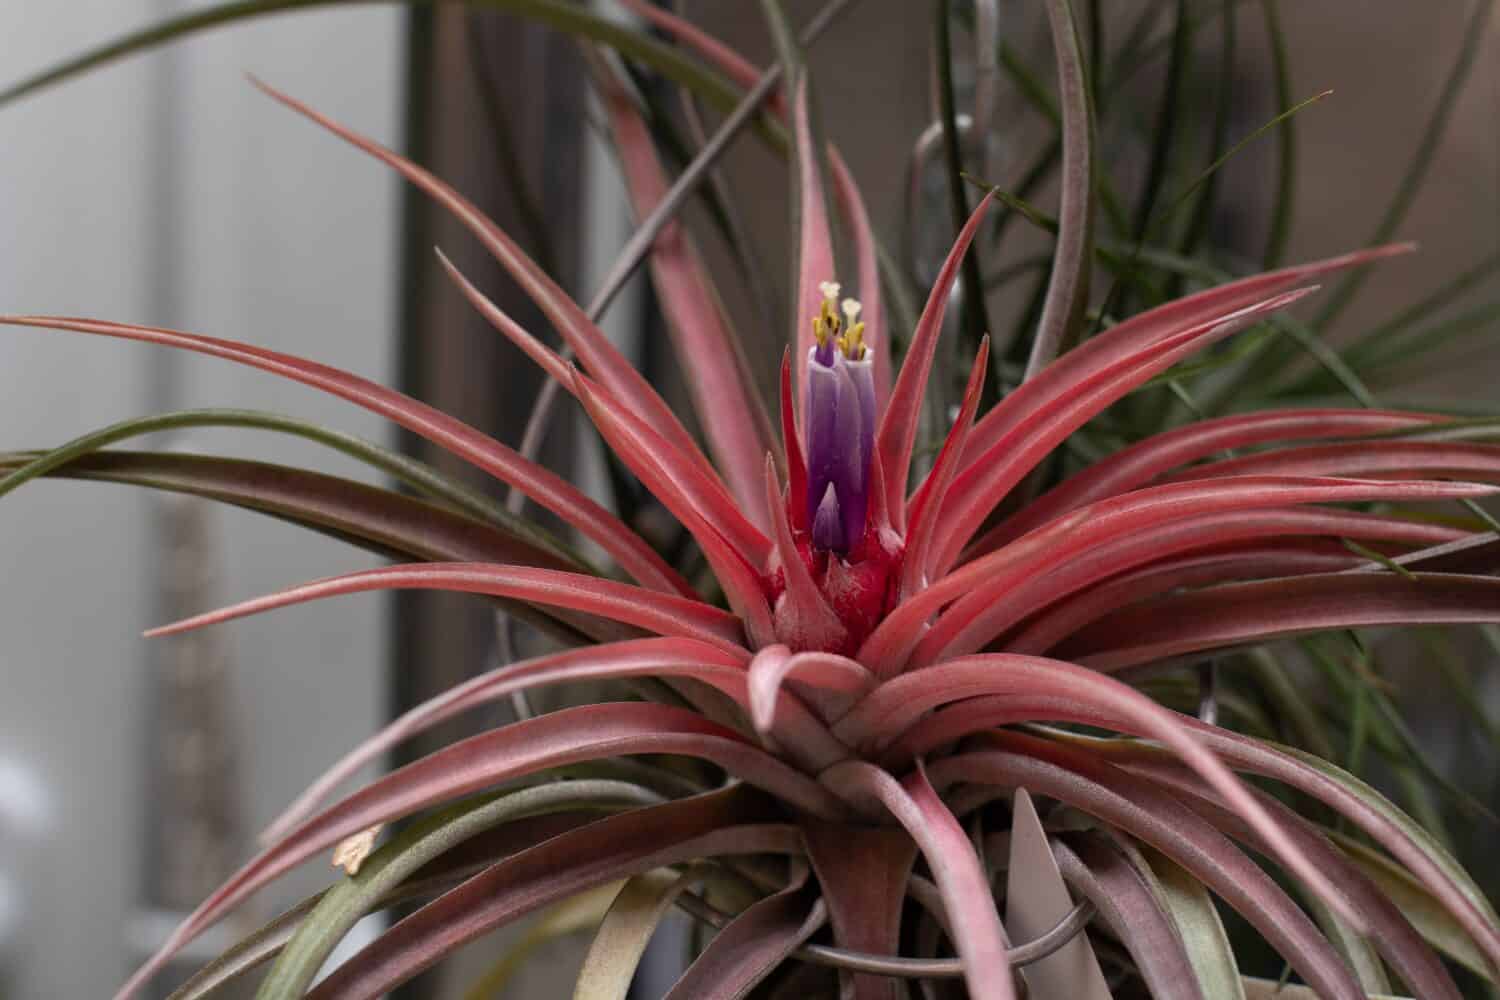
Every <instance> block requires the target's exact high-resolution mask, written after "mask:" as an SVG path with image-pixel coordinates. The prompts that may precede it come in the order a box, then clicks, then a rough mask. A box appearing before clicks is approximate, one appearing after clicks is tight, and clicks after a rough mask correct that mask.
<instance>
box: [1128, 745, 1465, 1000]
mask: <svg viewBox="0 0 1500 1000" xmlns="http://www.w3.org/2000/svg"><path fill="white" fill-rule="evenodd" d="M1162 764H1163V765H1164V766H1160V767H1157V766H1151V765H1146V766H1144V767H1133V768H1130V770H1132V771H1133V772H1134V773H1137V774H1141V775H1143V776H1145V777H1147V778H1150V779H1151V780H1153V781H1156V782H1158V783H1159V784H1163V785H1165V786H1167V787H1168V788H1169V789H1171V791H1172V792H1173V794H1174V795H1176V797H1177V799H1178V800H1179V801H1180V802H1182V803H1183V804H1184V805H1186V806H1187V807H1188V808H1190V809H1192V810H1193V811H1194V812H1196V813H1198V814H1199V815H1200V816H1202V817H1203V818H1205V819H1207V820H1208V821H1209V822H1210V823H1212V824H1213V825H1214V826H1216V827H1218V828H1219V829H1220V830H1223V831H1224V832H1225V833H1228V834H1229V835H1230V836H1232V837H1234V838H1235V839H1236V840H1239V841H1241V842H1242V843H1245V844H1248V845H1249V846H1251V847H1252V848H1255V849H1256V850H1264V843H1263V842H1262V841H1261V839H1260V838H1259V837H1258V836H1257V835H1256V833H1255V831H1254V830H1251V829H1249V828H1248V827H1246V826H1245V825H1244V823H1242V822H1241V821H1240V819H1239V817H1237V816H1235V815H1234V813H1233V812H1231V811H1230V810H1228V809H1225V808H1224V807H1223V805H1222V803H1220V802H1219V801H1218V800H1217V798H1216V796H1214V795H1213V794H1212V793H1211V792H1209V791H1208V790H1207V789H1205V788H1203V787H1202V785H1201V784H1200V783H1199V782H1197V781H1196V780H1195V779H1194V776H1193V775H1190V774H1183V773H1182V771H1181V770H1180V769H1179V768H1177V767H1176V766H1175V765H1174V764H1173V763H1172V762H1168V761H1163V762H1162ZM1256 797H1257V798H1258V799H1260V801H1261V803H1262V804H1263V805H1264V806H1265V807H1266V809H1267V810H1269V811H1270V812H1271V814H1272V815H1273V816H1275V817H1276V819H1277V821H1278V822H1279V823H1281V825H1282V826H1283V828H1285V829H1286V831H1287V832H1288V833H1289V834H1290V835H1291V837H1292V838H1293V839H1294V840H1295V841H1296V842H1297V845H1298V847H1299V848H1300V849H1301V850H1302V851H1303V853H1305V854H1306V855H1307V856H1308V857H1309V858H1311V859H1312V861H1313V863H1314V864H1316V865H1317V866H1318V867H1319V868H1321V869H1322V870H1324V871H1326V872H1328V874H1329V875H1330V876H1331V877H1332V878H1333V880H1334V881H1335V882H1337V883H1338V885H1339V886H1340V887H1341V888H1342V889H1343V890H1344V892H1345V893H1346V894H1347V895H1348V896H1349V901H1350V903H1352V904H1353V905H1354V906H1356V907H1358V908H1359V910H1360V911H1361V912H1362V913H1364V914H1366V915H1367V916H1368V917H1369V922H1370V936H1371V938H1372V939H1373V940H1374V942H1375V945H1376V947H1377V948H1379V950H1380V954H1381V956H1382V957H1384V958H1385V960H1386V961H1387V962H1389V963H1390V965H1391V968H1392V969H1393V970H1394V971H1395V972H1396V974H1397V975H1398V976H1400V977H1401V980H1402V982H1403V983H1405V985H1406V988H1407V989H1408V990H1410V991H1412V994H1413V995H1414V996H1420V997H1423V998H1424V1000H1425V998H1428V997H1433V998H1442V1000H1461V998H1460V994H1459V992H1458V986H1457V985H1456V984H1454V982H1453V977H1452V976H1450V975H1449V974H1448V970H1447V969H1445V968H1444V967H1443V963H1442V960H1441V959H1439V958H1438V957H1437V955H1436V953H1434V952H1433V950H1432V948H1431V946H1429V945H1428V944H1427V942H1426V941H1425V940H1424V939H1423V938H1422V935H1420V934H1418V933H1417V931H1416V930H1415V929H1414V928H1413V927H1412V925H1411V923H1410V921H1408V920H1407V919H1406V917H1405V916H1403V915H1402V913H1401V911H1400V910H1399V909H1398V908H1397V907H1396V904H1395V903H1393V902H1392V901H1391V900H1390V898H1389V897H1388V896H1387V895H1386V894H1385V893H1384V892H1382V891H1381V890H1380V889H1379V888H1378V887H1377V886H1376V885H1375V884H1374V883H1373V882H1371V881H1370V879H1369V877H1368V876H1366V875H1365V874H1364V872H1362V871H1360V870H1359V868H1358V867H1357V866H1355V865H1353V864H1351V863H1350V862H1349V859H1348V858H1347V857H1345V856H1344V853H1343V852H1342V851H1339V850H1338V849H1336V848H1335V847H1334V846H1333V845H1332V844H1331V843H1329V841H1328V838H1327V837H1325V836H1323V834H1322V833H1320V832H1319V831H1318V829H1317V827H1315V826H1313V825H1312V824H1311V823H1309V822H1308V821H1307V820H1305V819H1303V818H1302V817H1301V816H1299V815H1298V814H1297V813H1296V812H1294V811H1293V810H1291V809H1289V808H1287V807H1286V806H1285V805H1282V804H1281V803H1280V802H1278V801H1276V800H1275V799H1274V798H1272V797H1271V796H1269V795H1266V794H1264V793H1260V792H1257V793H1256Z"/></svg>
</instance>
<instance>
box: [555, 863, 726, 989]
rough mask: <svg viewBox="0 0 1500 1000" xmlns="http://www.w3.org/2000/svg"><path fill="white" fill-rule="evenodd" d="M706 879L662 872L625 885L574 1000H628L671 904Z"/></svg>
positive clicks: (591, 952)
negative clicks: (649, 948)
mask: <svg viewBox="0 0 1500 1000" xmlns="http://www.w3.org/2000/svg"><path fill="white" fill-rule="evenodd" d="M702 877H703V874H702V872H701V871H698V870H696V869H689V870H688V871H685V872H683V873H682V874H681V875H679V874H677V873H676V872H674V871H671V870H669V869H659V870H657V871H653V872H646V873H645V874H643V875H637V876H636V877H635V878H632V879H630V880H629V881H627V882H626V883H625V887H624V888H623V889H621V890H620V893H619V895H618V896H616V897H615V901H614V903H613V905H611V906H610V908H609V912H608V913H607V914H605V915H604V920H603V922H602V923H600V925H599V931H598V933H596V934H595V935H594V941H593V944H591V945H589V951H588V955H587V956H585V958H584V960H583V968H582V969H580V970H579V972H578V979H577V981H576V982H575V983H574V986H573V1000H626V997H627V995H628V994H629V991H630V982H631V980H632V979H633V978H634V976H635V970H636V967H637V966H639V965H640V962H641V956H642V955H643V954H645V951H646V945H647V944H648V943H649V942H650V940H651V936H652V935H653V934H655V933H656V928H657V926H658V925H659V924H660V923H661V921H662V919H663V918H664V917H665V916H666V915H667V911H668V910H670V909H671V908H672V903H673V901H675V900H676V899H677V897H678V896H680V895H682V893H683V892H685V891H687V890H688V889H689V888H690V887H691V886H692V885H693V883H695V882H697V881H698V880H700V879H701V878H702Z"/></svg>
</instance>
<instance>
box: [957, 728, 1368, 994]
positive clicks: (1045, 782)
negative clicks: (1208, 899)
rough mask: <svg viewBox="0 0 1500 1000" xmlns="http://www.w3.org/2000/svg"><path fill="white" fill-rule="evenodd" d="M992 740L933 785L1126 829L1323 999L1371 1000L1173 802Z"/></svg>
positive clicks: (1038, 746)
mask: <svg viewBox="0 0 1500 1000" xmlns="http://www.w3.org/2000/svg"><path fill="white" fill-rule="evenodd" d="M989 739H990V741H991V742H992V743H993V744H994V745H996V746H997V747H999V748H1000V749H996V750H984V751H978V752H974V753H965V754H959V755H957V756H953V757H948V758H945V759H943V760H941V761H938V762H936V763H935V764H933V766H932V776H933V780H935V781H936V782H937V783H938V785H939V786H940V787H945V786H947V785H950V784H952V783H954V782H955V781H965V782H971V783H978V784H993V785H997V786H1004V787H1010V788H1019V787H1025V788H1028V789H1030V790H1032V791H1033V792H1035V793H1037V794H1041V795H1047V796H1050V797H1052V798H1055V799H1058V800H1060V801H1062V802H1066V803H1068V804H1069V805H1071V806H1074V807H1075V808H1078V809H1081V810H1083V811H1084V812H1086V813H1088V814H1090V815H1092V816H1096V817H1098V818H1100V819H1102V820H1104V821H1105V822H1106V823H1109V824H1110V825H1112V826H1116V827H1119V828H1121V829H1122V830H1124V831H1126V832H1127V833H1129V834H1131V835H1132V836H1134V837H1137V838H1139V839H1140V840H1143V841H1145V842H1146V843H1148V844H1150V845H1151V846H1153V847H1155V848H1156V849H1157V850H1159V851H1161V852H1163V853H1164V854H1166V855H1168V856H1169V857H1171V858H1172V859H1173V860H1175V861H1177V863H1179V864H1180V865H1182V866H1183V867H1184V868H1186V869H1187V870H1188V871H1190V872H1192V874H1194V875H1195V876H1197V877H1198V878H1199V879H1200V880H1201V881H1202V882H1203V883H1204V884H1205V885H1206V886H1208V887H1209V888H1210V889H1212V890H1213V891H1214V892H1215V893H1217V894H1218V895H1220V896H1221V897H1223V899H1224V900H1225V902H1227V903H1229V905H1230V906H1232V907H1234V908H1235V909H1236V910H1238V911H1239V912H1240V913H1242V914H1243V915H1244V916H1245V918H1246V919H1247V920H1249V921H1250V923H1251V924H1252V925H1253V926H1254V927H1255V929H1256V930H1258V931H1259V932H1260V933H1261V935H1262V936H1263V937H1264V938H1265V939H1266V940H1267V941H1268V942H1269V943H1270V944H1271V945H1272V947H1274V948H1275V949H1276V950H1277V951H1279V952H1280V953H1281V954H1282V955H1284V956H1285V957H1286V959H1287V960H1288V961H1289V962H1290V963H1291V964H1292V967H1293V968H1294V969H1296V971H1297V972H1299V973H1300V974H1301V975H1302V977H1303V978H1304V979H1306V980H1307V981H1308V982H1309V983H1310V984H1311V985H1312V986H1313V988H1314V989H1315V990H1317V992H1318V994H1319V995H1320V996H1324V997H1327V998H1329V1000H1364V991H1363V990H1361V989H1360V988H1359V984H1358V983H1356V982H1355V981H1354V978H1353V977H1352V976H1351V974H1350V972H1349V969H1348V967H1347V966H1346V965H1345V964H1344V962H1343V959H1342V958H1340V957H1339V955H1338V953H1337V952H1335V951H1334V949H1333V948H1332V947H1331V946H1330V945H1329V944H1328V942H1327V940H1325V939H1324V938H1323V936H1322V935H1321V934H1319V933H1318V930H1317V928H1316V927H1315V926H1314V925H1313V923H1312V921H1310V920H1309V919H1308V918H1307V915H1306V914H1305V913H1303V912H1302V910H1301V909H1299V908H1298V907H1297V905H1296V904H1295V903H1293V902H1292V901H1291V900H1290V899H1289V898H1288V897H1287V895H1286V893H1285V892H1283V891H1282V890H1281V889H1280V887H1278V886H1277V885H1276V883H1275V882H1273V881H1271V879H1270V877H1269V876H1267V875H1266V873H1265V872H1263V871H1261V870H1260V868H1259V867H1257V866H1256V864H1255V863H1254V862H1253V861H1251V860H1250V859H1249V858H1248V857H1246V856H1245V855H1244V854H1243V853H1242V852H1240V851H1239V850H1237V849H1236V848H1235V847H1234V845H1233V844H1231V843H1230V842H1229V840H1228V838H1226V837H1225V836H1224V835H1223V834H1222V833H1220V832H1219V831H1218V830H1215V829H1214V828H1213V827H1212V826H1210V825H1209V824H1208V823H1206V822H1205V821H1204V820H1202V819H1200V818H1199V817H1198V816H1196V815H1194V814H1193V813H1192V812H1191V811H1189V810H1188V809H1186V808H1184V807H1183V806H1182V805H1180V804H1179V803H1177V802H1176V801H1175V800H1174V799H1173V798H1172V796H1171V795H1169V794H1167V793H1165V792H1163V791H1162V790H1161V789H1160V788H1158V787H1157V786H1156V785H1154V784H1153V783H1151V782H1149V781H1147V780H1145V779H1142V778H1139V777H1136V776H1134V775H1131V774H1129V773H1127V772H1125V771H1123V770H1121V769H1119V768H1116V767H1112V766H1111V765H1109V764H1106V763H1104V762H1103V761H1101V760H1099V759H1097V758H1095V757H1092V756H1091V755H1089V754H1087V753H1083V752H1080V751H1077V750H1073V749H1071V748H1069V747H1064V746H1060V745H1058V744H1056V743H1053V742H1050V741H1047V740H1042V739H1037V738H1035V737H1030V736H1023V735H1022V734H1019V733H1005V734H1003V735H1001V734H997V735H994V736H991V737H989ZM1338 898H1339V899H1340V900H1343V897H1342V896H1339V897H1338ZM1344 909H1348V905H1347V902H1345V903H1344Z"/></svg>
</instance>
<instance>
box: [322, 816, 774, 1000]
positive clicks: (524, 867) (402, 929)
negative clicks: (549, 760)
mask: <svg viewBox="0 0 1500 1000" xmlns="http://www.w3.org/2000/svg"><path fill="white" fill-rule="evenodd" d="M736 791H739V790H737V789H730V790H728V791H724V792H711V793H709V794H707V795H700V796H696V797H694V798H691V799H682V800H679V801H676V802H669V803H667V804H665V805H661V806H654V807H651V808H647V809H636V810H633V811H631V812H628V813H623V814H621V815H618V816H611V817H608V818H606V819H602V820H600V821H598V822H597V823H593V824H591V825H589V826H587V827H584V828H583V829H580V830H574V831H571V832H569V833H565V834H562V835H561V836H558V837H555V838H554V839H552V840H550V841H548V842H546V843H544V844H539V845H537V846H536V847H534V848H532V849H530V850H528V851H524V852H522V853H520V854H517V855H515V856H514V857H510V858H506V859H504V860H502V861H500V862H498V863H497V864H495V865H492V866H491V867H490V868H488V869H486V870H485V871H483V872H481V873H480V874H479V875H476V876H474V877H473V878H471V879H469V880H468V881H467V882H465V883H463V884H462V885H460V886H459V887H458V888H456V889H454V890H452V891H451V892H448V893H446V894H445V895H443V896H440V897H438V898H437V899H435V900H433V901H432V902H431V903H428V904H427V905H426V906H424V907H422V908H421V909H420V910H418V911H417V912H416V913H413V914H412V915H411V916H409V917H407V918H405V919H404V920H402V921H400V922H399V923H397V924H396V925H395V926H394V927H392V928H391V929H390V930H388V931H386V932H385V933H384V934H382V935H381V936H380V937H378V938H376V939H375V941H373V942H372V943H371V944H369V945H367V946H366V947H365V948H364V950H362V951H360V952H358V953H356V954H355V955H354V956H353V957H352V958H350V959H349V960H348V961H346V962H345V963H344V964H343V965H342V966H340V967H339V968H338V969H336V970H335V971H334V972H333V974H332V975H330V976H329V977H328V978H327V979H326V980H324V981H323V982H322V983H321V984H319V986H318V987H317V989H315V990H313V991H312V992H311V993H309V994H308V996H309V997H310V998H315V1000H353V998H361V1000H374V998H376V997H380V996H384V995H385V994H386V993H388V992H389V991H390V990H391V989H393V988H394V987H396V986H397V985H399V984H400V983H403V982H405V981H406V980H407V979H409V978H411V977H412V976H414V975H416V974H417V973H418V972H420V971H422V970H423V969H425V968H427V967H429V966H430V965H432V964H433V963H434V962H436V961H437V960H438V959H440V958H442V957H443V956H444V955H446V954H447V953H448V952H450V951H452V950H453V949H454V948H457V947H458V946H459V945H461V944H463V943H465V942H467V941H470V940H472V939H474V938H475V937H477V936H479V935H480V934H483V933H485V932H486V931H489V930H492V929H494V928H496V927H501V926H504V925H505V924H507V923H509V922H510V921H512V920H515V919H517V918H519V917H521V916H524V915H525V914H527V913H529V912H532V911H533V910H536V909H538V908H539V907H542V906H546V905H548V904H550V903H553V902H555V901H557V900H559V899H564V898H566V897H568V896H571V895H573V894H575V893H578V892H581V891H583V890H585V889H589V888H592V887H593V886H596V885H600V884H601V883H604V882H608V881H610V880H611V879H617V878H625V877H628V876H630V875H636V874H639V873H641V872H645V871H650V870H651V869H653V868H659V867H661V866H663V865H672V864H680V863H682V862H685V861H692V860H694V859H697V858H704V857H714V856H718V855H725V854H773V853H774V854H796V853H799V852H800V849H801V845H800V843H799V842H798V841H797V838H796V829H795V828H794V827H791V826H788V825H783V824H780V823H767V822H764V821H763V814H764V812H765V809H764V805H763V804H762V805H761V806H760V807H759V808H756V807H755V804H754V800H753V799H752V800H750V801H748V802H747V801H746V800H745V797H744V796H738V795H736V794H735V792H736ZM757 814H761V815H757Z"/></svg>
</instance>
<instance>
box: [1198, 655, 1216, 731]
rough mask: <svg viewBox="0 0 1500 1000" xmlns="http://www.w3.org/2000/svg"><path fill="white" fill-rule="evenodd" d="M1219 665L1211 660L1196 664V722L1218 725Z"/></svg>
mask: <svg viewBox="0 0 1500 1000" xmlns="http://www.w3.org/2000/svg"><path fill="white" fill-rule="evenodd" d="M1218 688H1219V665H1218V663H1216V662H1215V661H1213V660H1209V661H1207V662H1205V663H1200V664H1198V721H1200V722H1202V723H1205V724H1206V725H1210V726H1217V725H1218V724H1219V693H1218Z"/></svg>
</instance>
